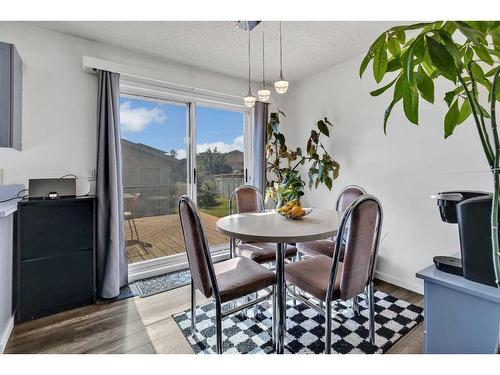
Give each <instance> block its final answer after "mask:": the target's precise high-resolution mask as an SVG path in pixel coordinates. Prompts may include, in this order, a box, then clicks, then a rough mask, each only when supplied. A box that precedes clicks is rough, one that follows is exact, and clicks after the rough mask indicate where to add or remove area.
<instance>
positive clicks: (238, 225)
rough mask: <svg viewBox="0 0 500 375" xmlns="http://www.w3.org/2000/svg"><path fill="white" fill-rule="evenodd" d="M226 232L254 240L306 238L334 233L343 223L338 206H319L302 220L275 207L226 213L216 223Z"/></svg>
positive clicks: (220, 230) (311, 239)
mask: <svg viewBox="0 0 500 375" xmlns="http://www.w3.org/2000/svg"><path fill="white" fill-rule="evenodd" d="M216 225H217V230H218V231H219V232H221V233H222V234H224V235H226V236H229V237H233V238H237V239H240V240H244V241H250V242H274V243H287V242H305V241H313V240H320V239H325V238H329V237H332V236H334V235H335V234H336V233H337V230H338V228H339V225H340V216H339V215H338V214H337V211H335V210H321V209H315V210H313V211H312V212H311V213H310V214H309V215H307V216H305V217H303V218H302V220H291V219H286V218H284V217H282V216H280V215H279V214H278V213H276V212H274V211H273V210H272V211H265V212H250V213H244V214H235V215H230V216H226V217H223V218H221V219H219V220H218V221H217V223H216Z"/></svg>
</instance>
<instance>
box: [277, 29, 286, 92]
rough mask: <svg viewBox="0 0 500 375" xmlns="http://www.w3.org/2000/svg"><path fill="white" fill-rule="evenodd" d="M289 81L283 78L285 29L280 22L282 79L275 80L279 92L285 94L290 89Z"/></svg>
mask: <svg viewBox="0 0 500 375" xmlns="http://www.w3.org/2000/svg"><path fill="white" fill-rule="evenodd" d="M288 86H289V83H288V81H285V79H284V78H283V30H282V22H280V79H279V80H277V81H276V82H274V89H275V90H276V92H277V93H278V94H284V93H285V92H287V90H288Z"/></svg>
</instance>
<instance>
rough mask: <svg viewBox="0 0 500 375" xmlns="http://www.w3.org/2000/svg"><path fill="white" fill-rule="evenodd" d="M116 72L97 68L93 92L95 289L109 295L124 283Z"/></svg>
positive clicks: (124, 262)
mask: <svg viewBox="0 0 500 375" xmlns="http://www.w3.org/2000/svg"><path fill="white" fill-rule="evenodd" d="M119 84H120V75H119V74H117V73H111V72H106V71H102V70H101V71H99V86H98V93H97V132H98V133H97V173H96V196H97V255H96V263H97V292H98V294H99V295H100V296H101V297H103V298H113V297H116V296H117V295H118V294H119V293H120V287H122V286H124V285H127V284H128V270H127V257H126V250H125V233H124V218H123V189H122V160H121V157H122V154H121V140H120V116H119V114H120V111H119V106H120V89H119Z"/></svg>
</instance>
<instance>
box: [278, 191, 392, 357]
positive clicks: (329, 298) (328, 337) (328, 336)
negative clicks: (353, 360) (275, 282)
mask: <svg viewBox="0 0 500 375" xmlns="http://www.w3.org/2000/svg"><path fill="white" fill-rule="evenodd" d="M370 200H371V201H373V202H375V203H376V204H377V208H378V215H377V223H376V226H375V227H376V229H375V238H374V241H373V245H372V256H371V260H370V265H369V269H368V277H367V283H366V288H367V289H368V293H367V295H368V308H369V332H370V333H369V341H370V344H371V345H375V300H374V284H373V283H374V276H375V262H376V259H377V254H378V248H379V244H380V233H381V229H382V222H383V210H382V205H381V204H380V201H379V200H378V199H377V198H376V197H374V196H373V195H368V194H365V195H362V196H360V197H359V198H357V199H356V200H354V201H353V202H352V203H351V204H350V205H349V206H348V207H347V209H346V210H345V212H344V214H343V215H342V219H341V221H340V227H339V231H338V234H339V235H340V236H342V235H343V232H344V230H345V228H346V224H347V222H348V220H349V219H350V217H351V214H352V212H353V211H354V209H355V208H356V207H357V206H359V205H360V204H361V203H363V202H365V201H370ZM340 242H341V241H336V242H335V252H334V258H333V263H332V268H331V271H330V276H329V283H328V289H327V292H326V298H325V301H319V302H320V304H319V307H318V306H317V305H315V304H313V303H312V302H311V301H310V300H309V299H307V298H306V297H304V296H303V295H302V294H300V293H296V292H295V291H294V290H293V289H290V288H289V287H288V286H287V287H286V289H287V292H288V293H290V294H291V295H292V296H293V297H295V298H297V299H299V300H300V301H302V302H304V303H305V304H306V305H307V306H309V307H311V308H313V309H314V310H316V311H318V312H320V313H321V314H322V315H324V316H325V321H326V327H325V328H326V329H325V353H326V354H330V353H331V349H332V348H331V341H332V320H333V318H332V312H333V310H334V309H335V307H334V306H332V303H336V301H337V298H334V297H336V296H334V286H335V280H336V277H337V270H338V265H339V263H340V261H339V259H340ZM357 308H359V307H357Z"/></svg>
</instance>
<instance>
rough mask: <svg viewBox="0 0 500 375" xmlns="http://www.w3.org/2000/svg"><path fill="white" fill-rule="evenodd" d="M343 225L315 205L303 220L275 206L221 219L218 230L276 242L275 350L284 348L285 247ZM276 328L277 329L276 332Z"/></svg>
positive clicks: (334, 213) (331, 212) (326, 234)
mask: <svg viewBox="0 0 500 375" xmlns="http://www.w3.org/2000/svg"><path fill="white" fill-rule="evenodd" d="M339 225H340V216H339V214H338V213H337V211H335V210H323V209H315V210H313V211H312V212H311V213H310V214H309V215H307V216H305V217H303V218H302V219H301V220H292V219H286V218H284V217H282V216H281V215H279V214H278V213H276V212H275V211H274V210H269V211H262V212H247V213H241V214H234V215H229V216H226V217H223V218H221V219H219V220H218V221H217V223H216V226H217V230H218V231H219V232H220V233H222V234H224V235H226V236H228V237H231V238H236V239H240V240H243V241H247V242H271V243H276V296H275V301H273V303H276V317H275V322H274V326H273V336H274V338H275V347H276V353H278V354H282V353H283V352H284V348H285V321H286V287H285V254H284V253H285V247H286V244H288V243H296V242H306V241H313V240H320V239H325V238H329V237H332V236H334V235H335V234H336V233H337V230H338V228H339ZM274 330H275V332H274Z"/></svg>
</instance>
